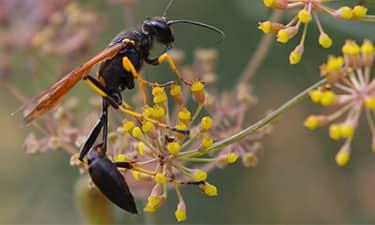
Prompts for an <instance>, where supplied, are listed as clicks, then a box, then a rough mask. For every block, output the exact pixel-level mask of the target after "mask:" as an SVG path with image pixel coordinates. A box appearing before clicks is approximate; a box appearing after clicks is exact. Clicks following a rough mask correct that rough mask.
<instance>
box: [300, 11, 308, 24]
mask: <svg viewBox="0 0 375 225" xmlns="http://www.w3.org/2000/svg"><path fill="white" fill-rule="evenodd" d="M298 19H299V21H301V22H302V23H309V22H310V21H311V14H310V12H309V11H307V10H306V9H302V10H300V11H299V12H298Z"/></svg>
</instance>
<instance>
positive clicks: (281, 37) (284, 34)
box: [277, 26, 298, 44]
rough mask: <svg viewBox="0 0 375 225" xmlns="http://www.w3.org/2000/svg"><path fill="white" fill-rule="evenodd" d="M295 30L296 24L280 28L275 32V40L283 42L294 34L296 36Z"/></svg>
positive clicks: (296, 30)
mask: <svg viewBox="0 0 375 225" xmlns="http://www.w3.org/2000/svg"><path fill="white" fill-rule="evenodd" d="M297 32H298V27H296V26H293V27H288V28H285V29H280V30H279V32H277V41H278V42H280V43H283V44H285V43H287V42H288V41H289V40H290V39H292V38H293V37H294V36H296V34H297Z"/></svg>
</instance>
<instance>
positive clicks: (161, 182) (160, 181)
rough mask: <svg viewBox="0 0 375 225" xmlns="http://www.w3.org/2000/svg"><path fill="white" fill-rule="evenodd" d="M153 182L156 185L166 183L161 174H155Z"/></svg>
mask: <svg viewBox="0 0 375 225" xmlns="http://www.w3.org/2000/svg"><path fill="white" fill-rule="evenodd" d="M155 182H156V183H158V184H165V183H166V182H167V178H166V177H165V175H164V174H162V173H157V174H156V175H155Z"/></svg>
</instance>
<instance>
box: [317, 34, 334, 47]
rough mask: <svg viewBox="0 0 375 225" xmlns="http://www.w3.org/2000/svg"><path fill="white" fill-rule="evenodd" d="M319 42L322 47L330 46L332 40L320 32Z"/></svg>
mask: <svg viewBox="0 0 375 225" xmlns="http://www.w3.org/2000/svg"><path fill="white" fill-rule="evenodd" d="M319 44H320V46H322V47H323V48H330V47H331V46H332V44H333V41H332V39H331V38H330V37H329V36H328V35H327V34H326V33H321V34H320V36H319Z"/></svg>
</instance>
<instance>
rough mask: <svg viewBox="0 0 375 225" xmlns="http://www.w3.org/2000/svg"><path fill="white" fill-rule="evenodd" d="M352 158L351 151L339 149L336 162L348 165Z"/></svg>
mask: <svg viewBox="0 0 375 225" xmlns="http://www.w3.org/2000/svg"><path fill="white" fill-rule="evenodd" d="M349 160H350V153H349V152H348V151H339V152H338V153H337V154H336V163H337V165H339V166H346V165H347V164H348V163H349Z"/></svg>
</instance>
